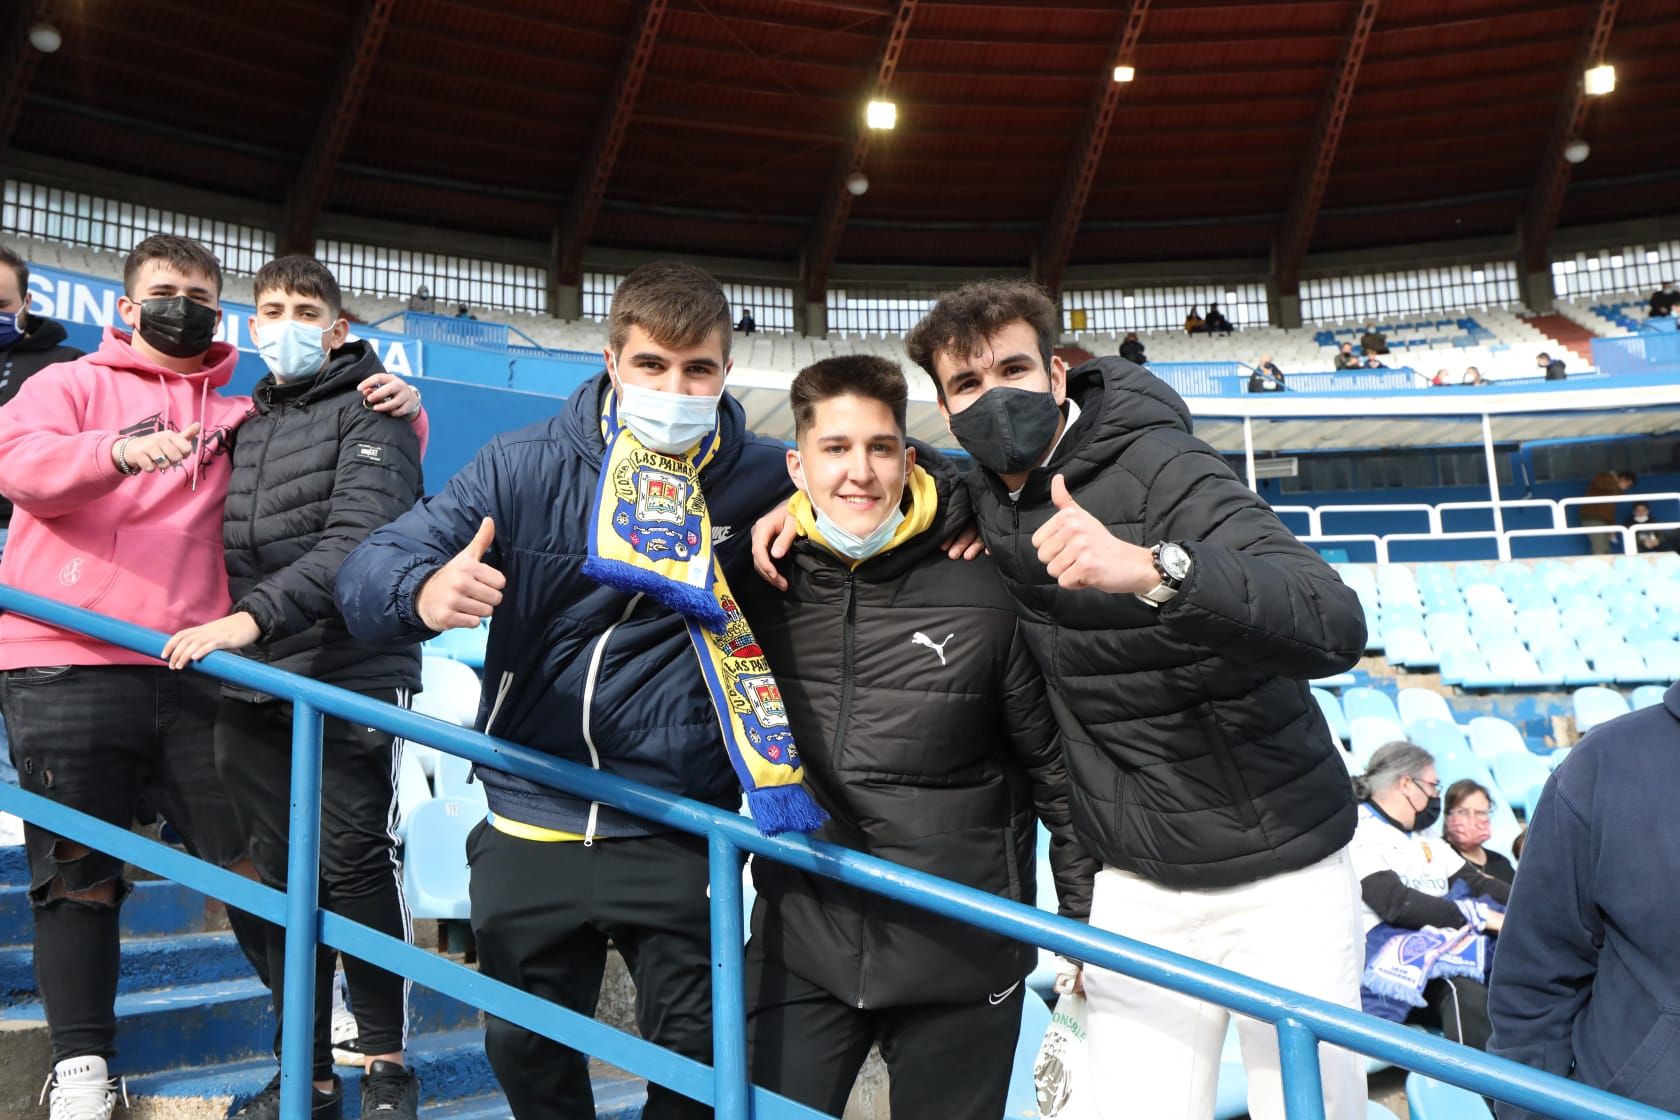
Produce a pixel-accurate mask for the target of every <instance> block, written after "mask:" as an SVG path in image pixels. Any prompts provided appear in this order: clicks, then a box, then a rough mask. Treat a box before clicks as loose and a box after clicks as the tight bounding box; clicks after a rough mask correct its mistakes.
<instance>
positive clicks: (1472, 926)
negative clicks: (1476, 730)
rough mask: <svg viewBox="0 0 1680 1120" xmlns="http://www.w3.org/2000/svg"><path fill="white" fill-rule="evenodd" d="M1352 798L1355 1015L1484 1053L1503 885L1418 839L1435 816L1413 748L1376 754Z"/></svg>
mask: <svg viewBox="0 0 1680 1120" xmlns="http://www.w3.org/2000/svg"><path fill="white" fill-rule="evenodd" d="M1353 791H1354V796H1355V797H1356V798H1358V799H1359V826H1358V828H1357V830H1356V831H1355V832H1354V834H1353V844H1352V845H1351V846H1350V848H1349V853H1350V854H1351V856H1352V859H1353V868H1354V874H1355V875H1356V876H1357V877H1358V879H1359V890H1360V895H1361V897H1362V899H1363V901H1364V926H1365V975H1364V978H1363V982H1362V984H1361V990H1360V996H1361V1001H1362V1003H1363V1005H1364V1009H1365V1010H1366V1011H1367V1012H1368V1013H1370V1014H1372V1015H1377V1016H1379V1017H1381V1018H1384V1019H1388V1020H1390V1021H1392V1022H1397V1023H1398V1022H1414V1023H1423V1024H1425V1025H1429V1026H1438V1027H1440V1028H1441V1030H1442V1032H1443V1033H1444V1034H1445V1035H1446V1036H1447V1037H1448V1038H1450V1039H1452V1040H1453V1041H1454V1042H1461V1043H1463V1044H1464V1045H1466V1046H1473V1047H1475V1048H1476V1049H1478V1050H1485V1049H1487V1040H1488V1035H1489V1034H1490V1033H1491V1028H1490V1026H1489V1024H1488V1014H1487V960H1488V955H1489V952H1490V944H1489V938H1488V936H1487V935H1491V934H1496V933H1498V932H1499V929H1500V927H1501V925H1502V924H1503V923H1504V918H1505V915H1504V910H1503V908H1504V905H1505V902H1506V901H1507V900H1508V899H1509V898H1510V887H1509V886H1508V885H1507V884H1506V883H1502V882H1500V881H1499V880H1497V879H1494V878H1491V877H1490V876H1488V875H1487V874H1486V873H1485V872H1483V871H1482V870H1481V869H1480V868H1478V867H1476V866H1475V865H1473V864H1470V863H1467V862H1466V861H1465V860H1464V859H1463V858H1462V857H1460V856H1459V855H1458V853H1457V852H1455V851H1454V850H1453V849H1452V848H1451V847H1449V846H1448V845H1446V844H1443V843H1442V842H1441V841H1440V840H1438V839H1436V838H1434V837H1433V836H1430V835H1426V833H1427V831H1428V829H1429V828H1430V827H1431V826H1432V825H1433V824H1434V823H1435V822H1436V820H1437V819H1438V818H1439V817H1440V815H1441V778H1440V775H1439V774H1438V773H1436V770H1435V759H1434V758H1433V756H1431V755H1430V753H1429V752H1428V751H1426V750H1424V749H1423V748H1422V747H1420V746H1417V745H1416V744H1413V743H1408V742H1395V743H1389V744H1388V745H1387V746H1384V747H1382V748H1380V749H1379V750H1378V751H1377V752H1376V754H1374V755H1372V756H1371V762H1370V765H1369V766H1368V768H1367V769H1366V771H1365V773H1364V774H1363V775H1362V776H1360V777H1357V778H1355V779H1354V780H1353Z"/></svg>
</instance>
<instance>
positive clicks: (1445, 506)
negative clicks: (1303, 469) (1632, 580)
mask: <svg viewBox="0 0 1680 1120" xmlns="http://www.w3.org/2000/svg"><path fill="white" fill-rule="evenodd" d="M1672 501H1680V491H1671V490H1669V491H1662V492H1660V493H1655V494H1643V493H1632V492H1630V493H1623V494H1605V495H1597V494H1592V495H1588V494H1582V495H1574V496H1571V497H1567V498H1501V499H1499V501H1498V503H1497V504H1496V503H1495V502H1494V501H1493V499H1491V498H1482V499H1481V500H1479V501H1462V502H1456V501H1455V502H1434V503H1430V502H1391V503H1385V502H1369V503H1347V504H1344V503H1338V502H1327V503H1324V504H1322V505H1316V506H1304V505H1293V506H1273V507H1272V512H1273V513H1276V514H1278V515H1279V516H1282V515H1285V514H1295V515H1304V516H1305V517H1306V519H1307V532H1306V535H1304V536H1301V537H1300V539H1301V540H1302V541H1305V542H1307V543H1309V544H1312V543H1318V542H1321V541H1336V540H1365V539H1367V538H1375V539H1376V540H1377V541H1378V544H1379V547H1378V553H1379V562H1381V563H1387V553H1388V549H1387V547H1386V545H1385V544H1384V543H1383V542H1388V541H1402V540H1403V541H1416V540H1428V539H1431V538H1435V539H1439V540H1462V539H1466V538H1468V537H1478V538H1492V539H1493V541H1494V543H1495V544H1496V545H1497V544H1499V543H1500V541H1501V540H1508V539H1509V538H1510V537H1512V536H1537V535H1540V531H1539V530H1535V529H1504V528H1494V529H1487V530H1473V531H1472V530H1465V531H1464V532H1457V533H1449V532H1443V531H1442V525H1443V515H1445V514H1447V513H1450V512H1456V511H1470V510H1479V509H1485V510H1488V511H1489V512H1493V511H1496V510H1497V511H1504V510H1508V509H1548V510H1550V511H1551V514H1552V529H1553V530H1555V532H1554V533H1552V534H1550V535H1553V536H1573V535H1576V534H1593V533H1604V532H1609V531H1612V530H1614V529H1616V528H1618V526H1613V525H1612V526H1593V525H1570V524H1569V510H1570V509H1572V508H1574V507H1577V506H1598V505H1620V506H1630V505H1637V504H1639V503H1641V502H1643V503H1646V504H1650V503H1651V502H1672ZM1390 511H1392V512H1395V513H1418V512H1425V513H1426V514H1427V515H1428V518H1429V532H1428V533H1414V532H1410V531H1403V532H1392V533H1354V534H1348V533H1340V534H1338V533H1326V532H1325V528H1324V518H1325V516H1326V515H1331V516H1334V515H1337V514H1352V513H1388V512H1390ZM1653 527H1660V526H1656V525H1655V523H1653ZM1620 528H1628V527H1627V526H1620ZM1623 548H1624V550H1625V551H1626V552H1628V553H1630V554H1631V553H1635V552H1637V551H1638V550H1637V547H1636V546H1635V545H1634V543H1633V540H1632V537H1631V536H1629V537H1627V538H1626V539H1625V540H1624V542H1623Z"/></svg>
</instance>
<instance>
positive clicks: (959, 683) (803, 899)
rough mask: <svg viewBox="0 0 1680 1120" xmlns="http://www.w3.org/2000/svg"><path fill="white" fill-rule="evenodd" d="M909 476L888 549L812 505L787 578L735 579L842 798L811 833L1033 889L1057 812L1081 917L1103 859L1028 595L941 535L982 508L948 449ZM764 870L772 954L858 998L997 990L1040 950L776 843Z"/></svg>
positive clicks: (798, 503) (812, 771)
mask: <svg viewBox="0 0 1680 1120" xmlns="http://www.w3.org/2000/svg"><path fill="white" fill-rule="evenodd" d="M919 450H920V449H919ZM908 493H909V495H910V499H911V508H910V510H909V513H908V515H907V517H906V520H905V523H904V524H903V525H902V526H901V527H900V530H899V533H898V535H897V536H896V537H895V538H894V540H893V541H892V542H891V543H889V545H888V546H887V548H886V549H884V550H883V551H882V552H880V553H877V554H876V555H874V556H872V557H870V558H869V559H867V560H864V561H862V562H861V563H858V564H856V565H853V564H852V562H851V561H848V560H844V559H841V558H840V557H838V556H836V555H835V554H834V553H833V552H831V551H830V550H829V549H827V548H826V547H824V546H822V545H821V544H819V543H817V541H816V540H813V539H812V536H811V534H812V533H813V532H815V531H814V530H813V529H812V528H811V527H810V523H809V519H808V518H807V519H806V520H805V521H804V527H805V530H806V535H805V537H804V538H803V539H801V540H800V541H798V542H796V544H795V546H794V550H793V563H792V565H791V569H792V570H791V571H790V572H789V575H788V582H789V588H788V590H787V592H785V593H781V592H777V591H776V590H775V589H774V588H772V587H770V586H769V585H768V584H766V583H764V582H763V581H761V580H757V579H752V580H749V581H748V582H747V583H746V584H745V585H744V586H742V587H741V588H740V589H739V590H738V593H739V594H740V596H741V600H742V606H743V607H744V609H745V610H746V612H747V618H748V621H750V622H751V623H752V627H753V634H754V635H755V636H756V637H757V638H758V640H759V644H760V645H761V646H762V647H763V648H764V652H765V655H766V656H767V657H768V658H769V659H770V664H771V666H772V667H773V668H774V669H775V671H776V683H777V684H778V685H779V686H780V688H781V694H782V700H783V702H784V703H785V704H786V705H787V711H788V718H789V721H790V722H791V724H792V727H793V732H794V740H795V741H796V742H797V743H798V744H799V753H800V757H801V758H802V759H804V762H805V771H806V782H807V784H808V786H809V788H810V790H811V793H812V795H813V796H814V797H815V798H816V799H817V801H818V802H819V803H821V805H822V806H823V808H824V809H826V810H827V811H828V813H829V817H830V820H829V823H828V824H827V825H825V826H824V827H823V828H822V830H821V831H819V832H817V833H816V834H815V835H816V837H817V838H819V839H823V840H828V841H832V842H834V843H837V844H842V845H845V846H846V847H849V848H854V849H857V850H859V851H863V852H867V853H868V854H870V855H874V856H879V857H881V858H883V859H888V860H892V861H893V862H895V863H900V864H903V865H905V866H907V867H912V868H915V869H916V870H918V871H925V872H927V873H929V874H932V875H938V876H941V877H943V878H947V879H953V880H955V881H957V882H959V883H965V884H967V885H969V886H972V887H978V888H979V889H981V890H985V891H990V892H992V893H993V894H996V895H999V896H1001V897H1003V898H1007V899H1010V900H1012V901H1015V902H1025V903H1026V904H1027V905H1029V906H1031V905H1033V904H1034V902H1035V901H1036V897H1037V896H1036V884H1035V873H1036V867H1037V856H1036V851H1035V842H1036V834H1037V822H1038V821H1039V820H1040V819H1042V820H1043V821H1044V823H1045V824H1046V825H1047V826H1048V827H1049V829H1050V834H1051V848H1050V865H1051V869H1052V872H1053V874H1054V875H1055V879H1056V892H1057V896H1058V898H1059V899H1060V902H1061V907H1060V909H1061V913H1062V914H1063V915H1065V916H1067V917H1072V918H1077V919H1080V920H1084V919H1085V918H1087V917H1088V916H1089V914H1090V900H1091V882H1092V879H1093V877H1094V876H1095V874H1096V871H1097V864H1096V862H1095V861H1094V860H1092V859H1091V858H1090V857H1089V856H1087V855H1086V854H1085V853H1084V851H1083V850H1082V849H1080V847H1079V845H1078V842H1077V840H1076V839H1075V837H1074V834H1073V828H1072V825H1071V822H1070V821H1069V818H1068V809H1067V771H1066V769H1065V768H1064V766H1063V764H1062V756H1061V743H1060V739H1059V736H1058V734H1057V731H1056V725H1055V720H1054V719H1053V718H1052V716H1051V714H1050V709H1049V707H1048V705H1047V704H1046V702H1045V698H1044V682H1043V678H1042V677H1041V676H1040V675H1039V672H1038V669H1037V667H1036V666H1035V665H1034V664H1033V662H1032V657H1031V655H1030V654H1029V653H1028V652H1027V648H1026V643H1025V641H1024V640H1023V637H1022V634H1021V627H1020V625H1019V623H1018V622H1017V621H1016V618H1015V609H1014V606H1013V604H1012V603H1011V602H1010V600H1009V596H1008V594H1007V593H1006V592H1005V591H1004V587H1003V583H1002V581H1001V580H999V579H998V576H997V571H996V569H995V568H994V567H993V566H992V564H991V561H989V560H988V559H986V558H984V557H981V558H979V559H976V560H973V561H963V560H951V559H949V558H948V557H947V556H946V555H945V554H944V553H943V552H942V551H941V550H940V549H939V547H938V543H939V541H940V540H941V539H942V538H943V537H944V535H945V531H946V530H947V529H949V528H951V527H953V526H954V525H960V524H963V523H965V522H966V521H967V520H968V516H969V514H968V498H967V494H966V492H965V491H964V489H963V487H962V485H961V481H960V477H959V475H958V472H957V470H956V468H955V467H954V466H953V465H952V464H951V463H950V461H949V460H946V459H944V458H943V457H941V456H938V455H937V454H932V453H927V452H925V451H923V452H922V454H921V458H920V462H919V466H918V468H917V470H916V471H915V472H914V473H913V475H912V479H911V485H910V486H909V488H908ZM794 506H795V511H796V514H797V513H798V511H799V510H800V509H801V508H803V509H805V510H808V509H809V501H808V499H805V498H803V497H796V498H795V499H794ZM753 881H754V883H755V885H756V887H757V889H758V893H759V898H760V900H761V905H760V906H759V908H758V910H757V911H756V912H755V914H754V927H755V928H754V935H755V936H756V937H759V938H761V944H762V945H763V946H764V948H765V950H766V953H767V955H768V956H769V957H770V958H771V959H774V960H779V961H781V962H782V963H783V964H784V965H785V966H786V967H787V968H789V969H790V970H792V971H793V972H795V973H797V974H798V975H800V976H803V977H804V978H805V979H807V980H809V981H811V982H812V983H815V984H817V985H819V986H821V987H822V988H824V989H825V990H827V991H828V992H829V993H831V994H832V995H833V996H835V997H836V998H837V999H840V1000H842V1001H844V1002H845V1003H847V1004H849V1005H850V1006H853V1007H893V1006H901V1005H905V1004H915V1003H948V1002H968V1001H971V1000H977V999H982V998H984V997H986V996H988V995H991V994H993V993H996V992H1000V991H1004V990H1006V989H1008V988H1009V987H1010V986H1011V985H1012V984H1014V983H1016V982H1017V981H1019V980H1020V979H1021V978H1022V977H1023V976H1025V975H1026V974H1027V973H1028V972H1030V971H1031V970H1032V967H1033V964H1034V962H1035V961H1036V959H1037V952H1036V950H1035V949H1033V948H1032V947H1031V946H1029V945H1025V944H1022V943H1021V942H1018V941H1012V940H1009V939H1007V938H1004V937H1000V936H997V935H995V934H990V933H985V932H982V931H980V930H978V929H975V928H974V927H973V926H970V925H966V924H964V923H961V922H956V921H952V920H950V919H947V918H941V917H938V916H936V915H933V914H930V913H928V912H927V911H925V910H920V909H917V908H915V907H912V906H906V905H903V904H902V903H896V902H892V901H890V900H888V899H884V898H881V897H880V896H879V895H874V894H870V893H868V892H866V891H860V890H857V889H855V888H853V887H848V886H846V885H844V884H842V883H839V882H836V881H835V880H833V879H829V878H826V877H824V876H819V875H809V874H806V873H805V872H802V871H799V870H796V869H795V868H792V867H789V866H787V865H786V864H782V863H777V862H775V861H773V860H756V861H754V863H753Z"/></svg>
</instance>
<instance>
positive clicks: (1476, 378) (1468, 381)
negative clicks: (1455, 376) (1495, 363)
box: [1441, 366, 1487, 385]
mask: <svg viewBox="0 0 1680 1120" xmlns="http://www.w3.org/2000/svg"><path fill="white" fill-rule="evenodd" d="M1441 372H1442V373H1446V372H1447V371H1446V370H1442V371H1441ZM1458 383H1459V384H1460V385H1486V384H1487V378H1485V377H1483V376H1482V371H1481V370H1479V369H1477V368H1476V367H1475V366H1471V367H1470V368H1469V369H1467V370H1465V371H1464V376H1463V377H1462V378H1460V379H1459V382H1458Z"/></svg>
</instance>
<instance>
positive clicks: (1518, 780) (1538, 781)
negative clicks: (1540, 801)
mask: <svg viewBox="0 0 1680 1120" xmlns="http://www.w3.org/2000/svg"><path fill="white" fill-rule="evenodd" d="M1550 773H1551V771H1550V770H1549V769H1548V768H1547V767H1546V763H1545V761H1544V760H1542V759H1541V758H1540V757H1539V756H1537V755H1532V754H1529V753H1528V752H1527V751H1506V752H1505V753H1504V754H1501V755H1499V756H1498V757H1496V758H1495V759H1494V760H1493V780H1494V781H1495V782H1496V783H1497V784H1498V788H1499V795H1500V799H1501V800H1503V801H1504V802H1505V804H1507V805H1509V806H1510V807H1511V808H1513V809H1517V810H1519V811H1521V812H1522V813H1523V814H1524V815H1525V816H1526V815H1527V813H1528V811H1529V809H1530V808H1531V807H1532V802H1530V801H1529V795H1530V793H1531V791H1532V790H1533V789H1534V787H1535V786H1541V785H1545V784H1546V776H1547V775H1548V774H1550Z"/></svg>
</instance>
